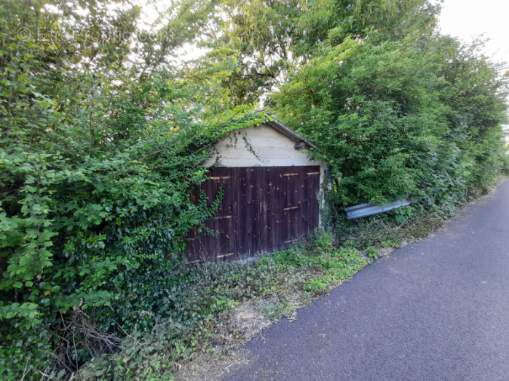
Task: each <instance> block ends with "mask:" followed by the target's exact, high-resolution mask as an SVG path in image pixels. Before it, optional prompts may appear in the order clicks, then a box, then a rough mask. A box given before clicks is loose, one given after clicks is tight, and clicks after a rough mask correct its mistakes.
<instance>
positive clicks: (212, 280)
mask: <svg viewBox="0 0 509 381" xmlns="http://www.w3.org/2000/svg"><path fill="white" fill-rule="evenodd" d="M367 263H368V262H367V260H366V259H364V258H363V257H362V256H361V255H360V254H359V252H358V251H357V250H355V249H353V248H346V249H337V248H335V247H334V246H333V245H332V237H331V235H330V234H328V233H324V232H321V233H319V234H317V236H316V237H315V238H314V239H312V240H311V241H310V242H309V243H307V244H304V245H301V246H295V247H293V248H291V249H288V250H284V251H280V252H276V253H273V254H272V255H267V256H263V257H261V258H259V259H258V260H257V261H256V262H251V263H249V264H240V263H222V264H221V263H209V264H202V265H199V266H196V267H182V268H181V269H180V270H179V271H178V272H175V273H174V277H173V279H172V281H173V282H174V284H173V285H172V286H169V284H167V283H166V284H164V285H162V286H161V293H160V294H152V295H144V296H145V300H146V299H148V298H152V299H153V300H154V301H157V302H158V303H159V304H160V305H161V308H162V309H165V310H166V311H167V312H166V313H161V311H159V312H158V315H159V316H164V317H163V318H162V319H161V320H160V321H158V323H157V324H156V326H155V327H154V329H153V330H152V332H151V333H150V334H148V335H147V334H144V335H139V334H133V335H131V336H130V337H128V338H126V339H125V340H124V342H123V343H122V346H121V350H120V351H119V352H118V353H115V354H112V355H109V356H103V357H100V358H96V359H94V360H93V361H91V362H90V363H88V364H87V365H86V366H85V367H84V368H83V369H82V370H81V371H80V373H79V374H80V377H81V378H83V379H95V378H111V377H118V378H120V379H140V378H143V379H150V377H151V376H153V377H155V379H165V377H170V375H171V372H172V370H173V369H172V366H173V364H175V363H179V362H182V361H185V360H186V359H188V358H189V357H190V355H191V354H192V353H193V352H195V351H197V350H202V351H203V350H206V349H208V348H209V346H210V345H212V342H215V343H216V344H217V342H218V341H219V342H220V341H221V340H222V337H232V336H234V337H235V336H242V334H243V332H237V331H236V330H235V327H231V326H230V325H229V324H228V321H229V318H230V316H229V313H231V312H232V311H233V310H234V309H235V307H236V306H238V305H240V304H241V303H243V302H247V301H250V302H252V301H256V300H267V299H270V300H271V301H274V300H275V302H273V303H270V304H268V306H267V304H265V303H262V305H264V306H266V307H265V308H263V310H264V312H265V313H266V314H267V315H268V316H269V317H270V318H272V319H278V318H280V317H281V316H283V315H285V314H291V313H292V312H293V310H294V309H295V307H293V309H292V308H291V307H290V306H289V305H288V301H287V299H288V298H295V297H296V296H297V295H298V294H299V293H303V294H302V295H301V296H300V297H301V298H303V299H305V300H307V299H308V298H309V297H313V296H315V295H318V294H321V293H323V292H326V291H328V290H329V289H330V288H331V287H333V286H334V285H337V284H339V283H341V282H343V281H346V280H348V279H350V278H351V277H352V276H353V275H354V274H355V273H356V272H357V271H359V270H360V269H361V268H363V267H364V266H365V265H366V264H367ZM161 281H163V280H162V279H161ZM147 313H148V311H147Z"/></svg>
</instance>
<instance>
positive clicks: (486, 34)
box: [440, 0, 509, 69]
mask: <svg viewBox="0 0 509 381" xmlns="http://www.w3.org/2000/svg"><path fill="white" fill-rule="evenodd" d="M440 29H441V31H442V32H443V33H445V34H450V35H452V36H455V37H458V38H459V39H460V40H462V41H464V42H470V41H472V40H473V39H475V38H478V37H482V38H487V39H489V41H488V43H487V47H486V52H485V53H486V54H487V55H488V56H490V57H491V58H492V60H493V61H494V62H501V61H505V62H506V63H507V68H508V69H509V0H444V2H443V4H442V14H441V16H440Z"/></svg>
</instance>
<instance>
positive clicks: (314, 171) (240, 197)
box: [188, 166, 320, 262]
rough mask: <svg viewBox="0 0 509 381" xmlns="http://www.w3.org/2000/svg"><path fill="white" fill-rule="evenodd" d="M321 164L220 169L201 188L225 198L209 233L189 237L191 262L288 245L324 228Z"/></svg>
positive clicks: (211, 195)
mask: <svg viewBox="0 0 509 381" xmlns="http://www.w3.org/2000/svg"><path fill="white" fill-rule="evenodd" d="M319 186H320V167H318V166H302V167H251V168H225V167H216V168H211V169H210V171H209V179H208V180H207V181H206V182H205V183H204V184H203V185H202V187H201V190H202V191H203V192H204V193H205V194H206V196H207V198H208V200H209V202H212V201H213V200H214V199H216V197H218V195H219V194H220V193H219V192H220V191H221V190H222V192H223V197H222V202H221V206H220V208H219V210H218V211H217V213H216V215H215V217H214V218H212V219H210V220H209V221H207V222H206V223H205V226H206V227H207V228H208V229H206V230H207V231H206V232H205V231H202V232H199V231H198V230H195V231H194V232H192V234H191V236H190V237H189V244H188V259H189V261H191V262H194V261H203V260H215V259H221V258H228V259H236V258H239V257H243V256H248V255H253V254H255V253H259V252H264V251H273V250H277V249H281V248H284V247H287V246H288V245H290V244H292V243H294V242H296V241H297V240H299V239H301V238H303V237H305V236H306V235H307V234H308V233H310V232H312V231H313V230H314V229H316V228H317V227H318V214H319V204H318V191H319Z"/></svg>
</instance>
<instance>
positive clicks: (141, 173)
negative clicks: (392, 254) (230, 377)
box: [0, 0, 505, 380]
mask: <svg viewBox="0 0 509 381" xmlns="http://www.w3.org/2000/svg"><path fill="white" fill-rule="evenodd" d="M143 11H144V9H143V7H140V6H134V5H132V2H130V1H127V0H125V1H124V0H119V1H109V0H94V1H81V0H73V1H66V2H62V1H56V0H31V1H17V0H4V1H3V3H2V7H1V8H0V119H1V121H2V123H1V130H0V323H1V324H0V336H1V338H2V340H0V378H2V379H7V380H11V379H19V378H22V377H25V378H30V379H37V378H42V377H43V376H42V374H45V375H48V377H53V376H54V377H57V376H58V377H65V376H69V375H70V374H71V373H72V372H74V371H76V369H78V368H79V367H81V366H82V365H83V364H84V363H85V362H87V361H88V360H89V359H90V358H91V357H99V358H101V359H103V357H102V354H104V353H107V352H112V351H116V350H118V346H119V345H120V344H119V343H120V337H123V336H126V335H131V334H132V336H129V337H131V338H132V339H133V340H137V342H138V343H141V344H140V345H141V346H140V345H130V343H131V344H132V342H130V341H129V340H125V341H124V343H123V344H122V348H123V349H122V352H121V354H119V355H118V356H117V357H115V356H111V357H108V359H107V360H104V361H105V362H104V363H102V364H103V365H104V366H103V365H101V366H99V368H100V372H103V373H100V374H97V377H98V378H108V377H110V378H113V377H117V378H128V377H131V378H136V377H144V378H150V377H156V376H160V375H168V374H169V372H170V371H171V369H169V365H168V364H171V363H172V362H173V361H175V360H176V359H181V358H183V357H185V356H187V355H188V354H189V352H190V351H192V350H193V348H196V347H197V346H198V345H199V343H200V340H202V339H203V340H206V337H203V338H202V337H201V336H200V335H201V334H203V333H206V332H208V331H207V330H208V329H210V327H211V326H212V321H213V320H214V319H217V317H218V316H220V315H221V314H222V313H226V312H227V311H229V310H231V309H232V308H234V306H235V305H236V304H237V303H241V302H242V301H244V300H246V299H249V298H252V297H253V296H255V297H267V296H268V295H272V294H274V293H276V294H277V293H278V292H280V290H281V289H282V285H288V284H289V283H284V281H283V280H282V279H286V278H285V277H286V276H288V277H289V278H288V279H290V278H291V279H293V283H291V287H296V288H298V289H299V290H301V289H305V290H307V292H308V293H311V294H316V293H320V292H323V291H325V290H327V289H328V287H329V286H330V285H331V284H337V283H338V282H341V281H342V280H344V279H347V278H348V277H350V276H351V275H352V274H353V273H354V272H355V271H357V270H358V269H360V268H361V267H362V266H364V265H365V264H366V263H367V260H366V259H364V258H363V257H362V256H361V255H360V254H359V252H358V251H356V250H355V249H354V247H353V245H348V249H342V250H337V249H335V247H334V245H333V241H334V240H333V239H332V237H331V236H330V235H327V234H321V235H319V236H318V237H317V238H316V240H315V241H314V243H313V244H312V245H311V246H309V247H307V248H306V251H305V252H303V251H302V250H301V249H294V250H289V251H285V252H282V253H278V254H277V255H275V256H274V257H273V258H263V259H261V260H260V261H259V262H258V263H257V264H256V265H250V266H245V267H242V266H240V265H225V266H223V265H210V266H204V267H203V268H201V267H200V268H199V269H198V270H196V271H194V270H193V269H191V268H189V267H183V266H182V264H181V262H182V261H181V259H182V258H181V257H182V252H183V250H184V248H185V243H186V236H187V234H188V232H189V231H190V230H191V229H193V228H194V227H198V226H200V225H201V224H202V222H203V221H204V220H205V219H207V218H208V217H210V216H211V215H212V214H213V213H214V209H215V207H217V200H216V202H215V203H212V204H207V202H206V201H205V200H204V199H203V197H202V198H200V199H199V200H198V201H196V200H192V197H191V195H192V194H193V193H194V192H195V189H196V186H197V185H199V184H200V183H201V182H202V181H203V180H204V176H205V170H204V169H203V168H201V167H200V164H201V163H202V162H203V161H204V160H205V159H206V158H207V157H208V156H209V153H210V148H211V146H212V144H213V143H215V142H216V141H217V140H218V139H220V138H221V137H223V136H225V135H226V134H228V133H229V132H232V131H234V130H236V129H240V128H245V127H250V126H253V125H256V124H260V123H262V122H263V121H266V120H267V119H268V117H267V115H265V114H263V113H254V112H252V110H253V108H254V105H255V104H257V103H258V101H259V99H260V97H262V98H263V97H264V96H266V95H267V93H268V92H269V91H272V90H274V89H276V88H280V91H277V92H276V93H275V94H274V95H273V96H272V97H270V98H268V100H267V104H270V105H271V107H272V108H273V110H274V112H275V113H276V114H278V115H279V116H280V117H281V119H282V120H283V121H285V122H288V123H289V124H290V125H291V126H293V127H294V128H296V129H298V130H300V131H301V132H302V133H303V134H305V135H307V136H308V137H309V138H310V139H311V140H313V141H315V142H316V143H319V144H318V146H317V149H316V152H315V154H316V156H317V157H319V158H321V159H323V160H325V161H326V162H328V163H329V164H330V170H331V171H330V172H331V176H332V179H333V186H332V191H331V192H330V194H329V195H328V198H329V199H330V201H331V203H332V205H333V209H332V210H333V212H335V213H336V214H335V217H336V221H335V222H336V226H337V228H338V229H343V231H342V232H340V233H341V234H338V235H339V236H340V237H341V236H342V233H345V236H352V237H355V234H349V233H351V232H352V231H354V230H355V224H352V225H348V224H346V223H344V221H343V220H342V219H341V217H340V211H341V210H342V208H343V207H344V206H345V205H347V204H351V203H356V202H360V201H373V202H379V201H384V200H389V199H394V198H398V197H409V198H413V199H415V200H417V201H420V203H418V204H417V206H415V207H414V209H407V210H405V211H403V210H402V211H398V212H396V213H394V214H393V215H391V216H385V217H381V218H379V219H378V218H376V219H373V220H370V222H368V224H369V223H372V226H373V227H374V228H375V227H376V228H378V227H381V226H382V225H384V224H391V223H396V224H397V226H409V224H410V223H411V222H412V221H415V218H417V217H416V216H420V215H425V213H426V211H427V210H429V209H431V210H434V211H436V210H440V211H441V212H442V213H444V214H447V213H450V212H451V211H452V210H453V209H454V206H455V205H456V204H457V203H459V202H461V201H463V200H465V199H467V198H468V197H470V196H472V195H475V194H477V193H479V192H482V191H484V190H485V189H487V188H488V187H489V186H490V184H491V183H492V182H493V180H494V178H495V177H496V176H497V174H498V173H499V170H500V168H502V163H503V160H502V156H501V152H502V147H501V143H500V141H501V139H500V138H501V136H500V130H499V124H500V122H501V121H502V119H503V118H502V115H503V113H504V108H505V105H504V102H503V96H504V94H503V89H504V88H503V85H504V83H503V80H502V79H500V78H499V77H498V76H497V74H496V71H495V69H494V67H493V66H492V65H491V64H490V63H489V62H488V61H487V60H486V59H485V58H483V57H482V56H479V55H478V54H477V53H476V52H477V50H476V49H475V46H474V47H472V48H470V47H464V46H461V45H460V44H459V43H458V42H457V41H455V40H453V39H450V38H445V37H441V36H439V35H437V34H435V33H433V27H434V24H435V21H436V18H435V16H436V14H437V7H435V6H431V5H430V4H429V3H428V2H427V1H424V0H404V1H399V0H398V1H396V0H363V1H359V0H320V1H301V0H285V1H276V2H274V1H266V0H249V1H244V2H241V3H239V2H237V1H230V0H221V1H201V0H200V1H197V0H179V1H175V2H171V4H170V8H169V9H168V11H167V12H166V13H164V14H161V15H160V16H161V17H160V18H159V19H158V20H156V22H155V23H154V25H152V27H151V28H145V27H142V23H141V22H142V21H144V16H143V15H144V13H143ZM197 43H198V44H199V45H201V46H204V47H205V48H207V51H206V54H205V55H204V57H202V58H201V59H199V60H197V61H196V62H191V63H189V65H180V63H179V62H178V60H176V58H178V57H179V56H180V55H181V53H182V51H183V50H185V49H184V48H187V47H188V46H189V45H187V44H197ZM414 213H415V214H414ZM370 226H371V225H370ZM375 230H376V229H373V231H372V232H371V233H370V237H362V236H357V237H358V240H357V243H365V245H359V249H363V248H365V247H368V246H376V245H378V244H380V243H382V242H387V239H388V238H387V237H384V236H383V234H382V233H377V232H376V231H375ZM414 235H418V232H416V233H415V234H414ZM360 246H363V247H360ZM368 254H369V253H368ZM373 256H374V255H373V254H370V257H373ZM309 272H311V273H314V274H318V275H317V277H309V276H308V274H309ZM290 275H292V276H293V278H292V277H291V276H290ZM288 279H287V280H288ZM278 290H279V291H278ZM286 305H287V304H285V306H286ZM274 310H275V311H284V310H286V307H284V308H275V309H274ZM155 327H159V329H160V330H161V331H158V332H155V331H156V330H157V329H156V328H155ZM135 332H136V333H137V335H134V333H135ZM146 332H152V333H153V335H152V336H151V335H149V336H143V334H144V333H146ZM156 336H157V337H156ZM161 337H162V338H163V339H164V340H163V341H161V340H160V339H161ZM163 342H164V344H162V343H163ZM145 344H146V348H145V349H142V347H143V345H145ZM153 351H160V352H162V354H161V355H160V357H157V358H155V359H154V358H153V357H151V356H150V354H151V353H152V352H153ZM138 357H139V358H141V359H142V360H143V361H145V360H147V361H146V362H144V363H143V364H144V365H143V366H142V367H141V368H140V367H138V365H135V366H134V368H135V369H131V368H129V365H126V364H129V363H130V362H131V361H132V362H136V361H133V359H135V358H138ZM101 361H102V360H101ZM104 367H106V368H104ZM140 369H142V370H140ZM168 377H169V376H168Z"/></svg>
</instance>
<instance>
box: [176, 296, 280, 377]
mask: <svg viewBox="0 0 509 381" xmlns="http://www.w3.org/2000/svg"><path fill="white" fill-rule="evenodd" d="M267 303H270V302H269V301H267V300H258V301H249V302H245V303H242V304H240V305H238V306H237V307H236V308H234V309H233V310H232V311H230V312H228V313H227V314H224V315H223V316H222V317H221V322H219V323H218V324H217V327H216V328H217V331H216V332H214V336H215V339H214V341H213V346H212V347H211V348H209V349H208V350H207V351H205V352H201V353H198V354H196V355H195V356H193V358H191V359H190V361H187V362H186V363H185V364H180V365H179V366H178V368H179V369H178V371H177V372H176V374H175V379H176V380H182V381H183V380H186V381H187V380H196V381H198V380H200V381H201V380H219V379H220V378H221V376H222V375H223V374H224V373H226V372H228V370H229V369H230V368H233V367H234V366H238V365H242V364H245V363H247V362H248V361H249V360H248V356H247V353H246V352H245V351H244V350H242V349H241V344H243V343H245V342H246V341H248V340H249V339H251V338H252V337H253V336H255V335H256V334H257V333H259V332H260V331H261V330H262V329H264V328H265V327H268V326H269V325H270V324H271V321H270V320H269V318H267V317H266V315H265V314H264V313H263V311H264V308H265V307H266V305H267Z"/></svg>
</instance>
